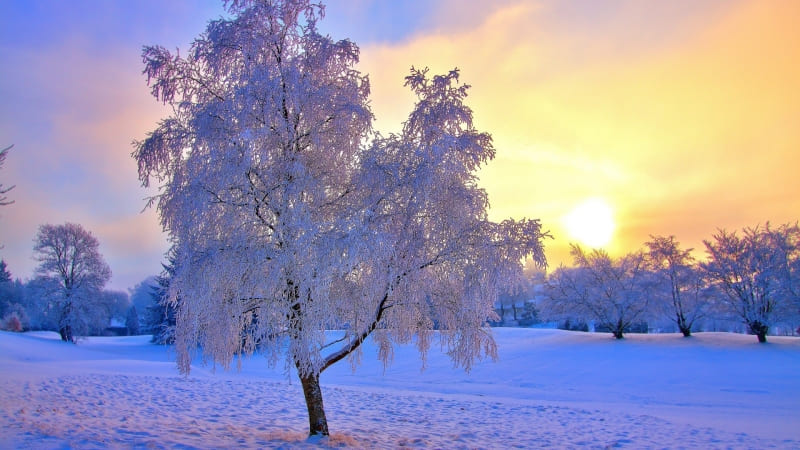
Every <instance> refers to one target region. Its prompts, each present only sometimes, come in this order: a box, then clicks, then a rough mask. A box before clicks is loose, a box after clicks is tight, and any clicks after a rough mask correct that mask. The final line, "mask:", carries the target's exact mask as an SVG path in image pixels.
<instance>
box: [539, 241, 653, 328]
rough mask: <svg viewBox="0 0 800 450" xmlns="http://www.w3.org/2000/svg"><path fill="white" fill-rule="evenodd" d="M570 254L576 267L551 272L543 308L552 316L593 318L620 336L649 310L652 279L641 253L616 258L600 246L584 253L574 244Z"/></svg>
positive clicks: (561, 268)
mask: <svg viewBox="0 0 800 450" xmlns="http://www.w3.org/2000/svg"><path fill="white" fill-rule="evenodd" d="M571 254H572V257H573V259H574V262H575V267H560V268H558V269H557V270H556V271H555V272H553V274H552V275H551V276H550V278H549V279H548V283H547V288H546V291H547V296H546V299H545V304H544V305H543V306H544V308H546V311H547V313H548V314H549V315H550V316H553V317H559V316H564V317H576V316H577V317H578V318H581V319H584V320H594V321H595V322H596V324H597V325H599V326H601V327H603V328H607V329H609V330H611V333H612V334H613V335H614V337H615V338H617V339H622V338H623V337H624V333H625V331H626V330H627V329H629V328H630V326H631V325H633V324H635V323H637V322H638V321H640V320H642V319H643V318H644V317H645V316H646V314H647V312H648V305H649V297H650V291H651V284H652V281H651V280H650V279H649V272H648V271H647V270H646V267H645V261H644V255H643V254H642V253H630V254H627V255H625V256H622V257H621V258H618V259H616V260H615V259H613V258H611V257H610V256H609V255H608V253H606V252H605V251H603V250H599V249H595V250H592V252H591V253H588V254H587V253H586V252H584V251H583V249H581V248H580V247H579V246H577V245H572V250H571Z"/></svg>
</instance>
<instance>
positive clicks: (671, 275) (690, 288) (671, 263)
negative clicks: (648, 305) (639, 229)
mask: <svg viewBox="0 0 800 450" xmlns="http://www.w3.org/2000/svg"><path fill="white" fill-rule="evenodd" d="M645 246H647V253H646V255H645V256H646V257H647V264H648V266H649V269H650V270H651V271H652V272H653V275H654V276H655V280H654V281H655V285H654V286H653V288H654V289H653V292H652V294H653V295H652V296H653V300H655V303H656V305H654V306H655V309H657V311H658V312H661V313H663V315H664V316H666V317H668V318H669V319H670V320H672V321H673V322H674V323H675V324H676V325H677V326H678V330H680V332H681V333H683V335H684V336H686V337H689V336H691V335H692V327H693V326H694V325H695V323H696V322H697V321H698V320H700V319H702V318H703V317H705V316H706V314H707V313H708V311H709V307H710V305H711V301H712V296H713V292H715V290H714V289H713V288H712V287H710V286H708V283H706V281H705V279H704V278H703V276H702V274H701V273H700V271H699V270H698V269H697V263H696V261H695V259H694V257H693V256H692V254H691V252H692V249H682V248H680V244H679V243H678V242H677V241H676V240H675V236H669V237H666V236H650V240H649V241H647V242H646V243H645Z"/></svg>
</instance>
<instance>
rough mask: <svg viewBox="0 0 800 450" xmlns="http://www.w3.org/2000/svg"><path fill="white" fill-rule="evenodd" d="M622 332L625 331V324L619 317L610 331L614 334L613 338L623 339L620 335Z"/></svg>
mask: <svg viewBox="0 0 800 450" xmlns="http://www.w3.org/2000/svg"><path fill="white" fill-rule="evenodd" d="M624 332H625V325H624V324H623V323H622V320H621V319H620V320H618V321H617V323H616V326H614V329H613V331H612V333H613V334H614V337H615V338H617V339H623V338H624V336H623V335H622V333H624Z"/></svg>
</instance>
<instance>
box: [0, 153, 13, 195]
mask: <svg viewBox="0 0 800 450" xmlns="http://www.w3.org/2000/svg"><path fill="white" fill-rule="evenodd" d="M12 147H14V146H13V145H9V146H8V147H6V148H4V149H2V150H0V169H2V168H3V164H5V162H6V156H8V151H9V150H11V148H12ZM12 189H14V186H10V187H3V183H0V206H5V205H10V204H12V203H14V200H9V199H8V197H7V196H6V194H7V193H9V192H10V191H11V190H12Z"/></svg>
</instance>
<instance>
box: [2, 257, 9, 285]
mask: <svg viewBox="0 0 800 450" xmlns="http://www.w3.org/2000/svg"><path fill="white" fill-rule="evenodd" d="M10 282H11V272H9V271H8V266H7V265H6V262H5V261H4V260H2V259H0V283H10Z"/></svg>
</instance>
